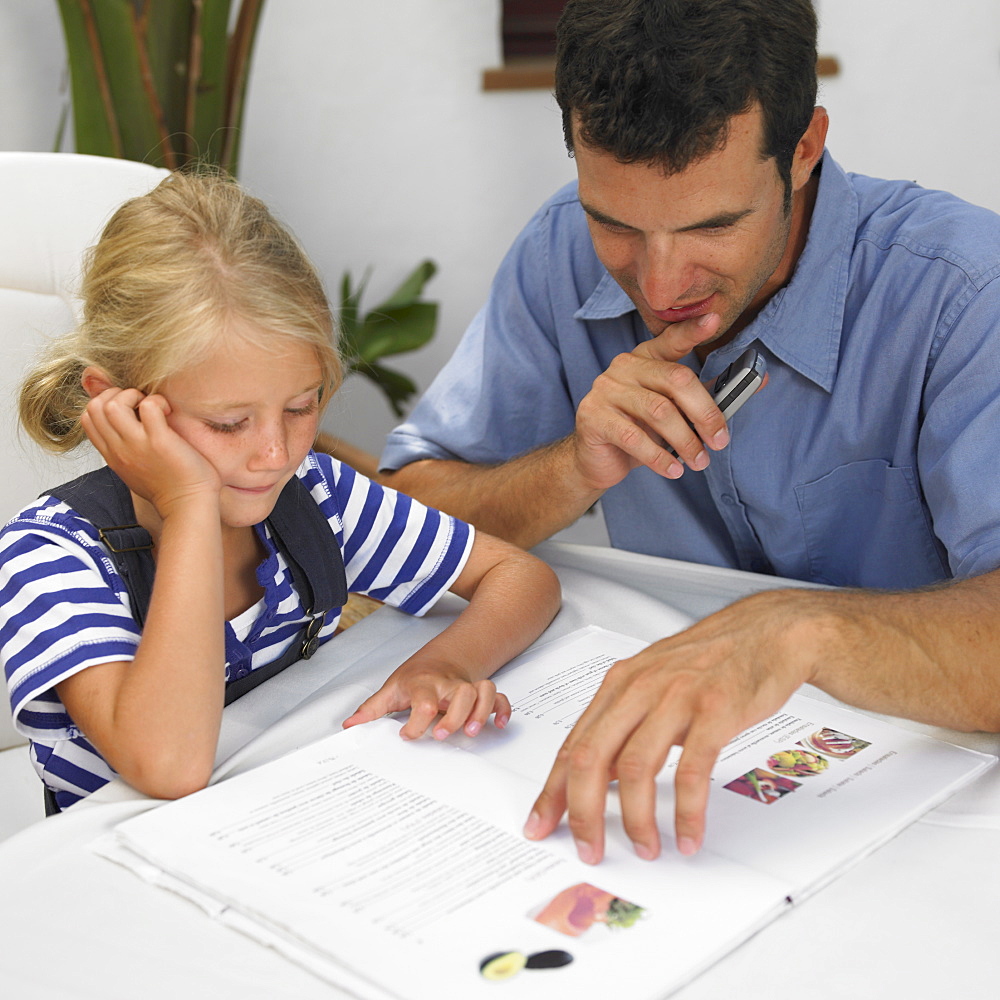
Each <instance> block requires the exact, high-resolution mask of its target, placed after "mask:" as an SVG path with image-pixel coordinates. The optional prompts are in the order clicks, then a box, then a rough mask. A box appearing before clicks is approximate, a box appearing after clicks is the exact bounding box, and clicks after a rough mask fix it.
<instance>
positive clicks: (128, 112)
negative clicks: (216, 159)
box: [77, 0, 178, 169]
mask: <svg viewBox="0 0 1000 1000" xmlns="http://www.w3.org/2000/svg"><path fill="white" fill-rule="evenodd" d="M89 7H90V9H91V10H92V11H93V13H94V21H95V23H96V25H97V34H98V37H99V39H100V45H101V50H102V51H103V53H104V62H105V65H106V67H107V79H108V86H109V87H110V90H111V98H112V101H113V102H114V109H115V117H116V118H117V121H118V129H119V132H120V133H121V140H122V155H123V156H124V157H125V158H126V159H129V160H140V161H142V162H144V163H153V164H155V165H156V166H162V167H169V168H171V169H173V168H175V167H177V166H178V161H177V157H176V155H175V154H174V150H173V147H172V146H171V144H170V138H169V136H170V133H169V130H168V126H167V124H166V121H165V120H164V117H163V108H162V106H161V104H160V100H159V97H158V95H157V94H156V88H155V84H154V80H153V76H152V69H151V66H150V64H149V49H150V44H149V41H148V39H147V37H146V35H145V18H144V16H143V15H142V14H141V13H140V11H139V10H138V9H137V8H136V6H135V4H134V3H133V0H101V2H100V3H95V2H93V0H91V2H90V3H89ZM77 151H78V152H81V150H80V149H79V147H77Z"/></svg>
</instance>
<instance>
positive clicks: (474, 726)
mask: <svg viewBox="0 0 1000 1000" xmlns="http://www.w3.org/2000/svg"><path fill="white" fill-rule="evenodd" d="M482 728H483V727H482V724H481V723H479V722H470V723H469V724H468V725H467V726H466V727H465V731H466V732H467V733H468V734H469V735H470V736H475V735H476V733H478V732H479V730H480V729H482Z"/></svg>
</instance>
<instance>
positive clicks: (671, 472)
mask: <svg viewBox="0 0 1000 1000" xmlns="http://www.w3.org/2000/svg"><path fill="white" fill-rule="evenodd" d="M683 475H684V466H683V465H681V463H680V462H671V463H670V465H668V466H667V479H680V478H681V476H683Z"/></svg>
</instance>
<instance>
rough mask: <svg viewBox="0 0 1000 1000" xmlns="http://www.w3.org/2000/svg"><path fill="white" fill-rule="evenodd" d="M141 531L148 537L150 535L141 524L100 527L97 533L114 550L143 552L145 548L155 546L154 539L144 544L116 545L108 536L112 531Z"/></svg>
mask: <svg viewBox="0 0 1000 1000" xmlns="http://www.w3.org/2000/svg"><path fill="white" fill-rule="evenodd" d="M135 530H138V531H141V532H142V533H143V534H144V535H145V536H146V537H147V538H148V537H149V532H147V531H146V529H145V528H144V527H143V526H142V525H141V524H115V525H112V526H111V527H110V528H98V529H97V534H98V536H99V537H100V539H101V541H102V542H104V544H105V545H106V546H107V547H108V548H109V549H110V550H111V551H112V552H115V553H117V552H141V551H142V550H143V549H151V548H152V547H153V540H152V539H151V538H150V540H149V542H147V543H146V544H144V545H121V546H115V545H114V544H112V542H111V539H110V538H109V537H108V533H109V532H112V531H135Z"/></svg>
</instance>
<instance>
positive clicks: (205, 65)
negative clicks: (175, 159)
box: [184, 0, 232, 163]
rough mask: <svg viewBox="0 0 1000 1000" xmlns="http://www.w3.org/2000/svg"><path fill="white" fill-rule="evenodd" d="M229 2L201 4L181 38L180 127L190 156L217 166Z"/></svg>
mask: <svg viewBox="0 0 1000 1000" xmlns="http://www.w3.org/2000/svg"><path fill="white" fill-rule="evenodd" d="M231 6H232V4H231V3H230V0H204V2H203V3H202V5H201V7H200V9H199V10H198V11H197V13H196V15H195V16H194V17H192V18H191V19H190V21H189V24H188V36H187V37H186V38H185V44H186V46H187V49H188V51H187V53H186V55H185V63H186V68H187V79H186V81H185V83H186V86H185V88H184V89H185V99H184V123H185V125H184V127H185V132H186V133H187V134H188V136H190V144H191V145H190V152H191V155H193V156H196V157H198V158H200V159H202V160H205V161H207V162H208V163H221V162H222V155H223V152H222V150H223V146H224V145H225V137H226V129H227V127H228V126H229V123H228V121H227V120H226V65H227V61H228V57H229V10H230V7H231Z"/></svg>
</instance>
